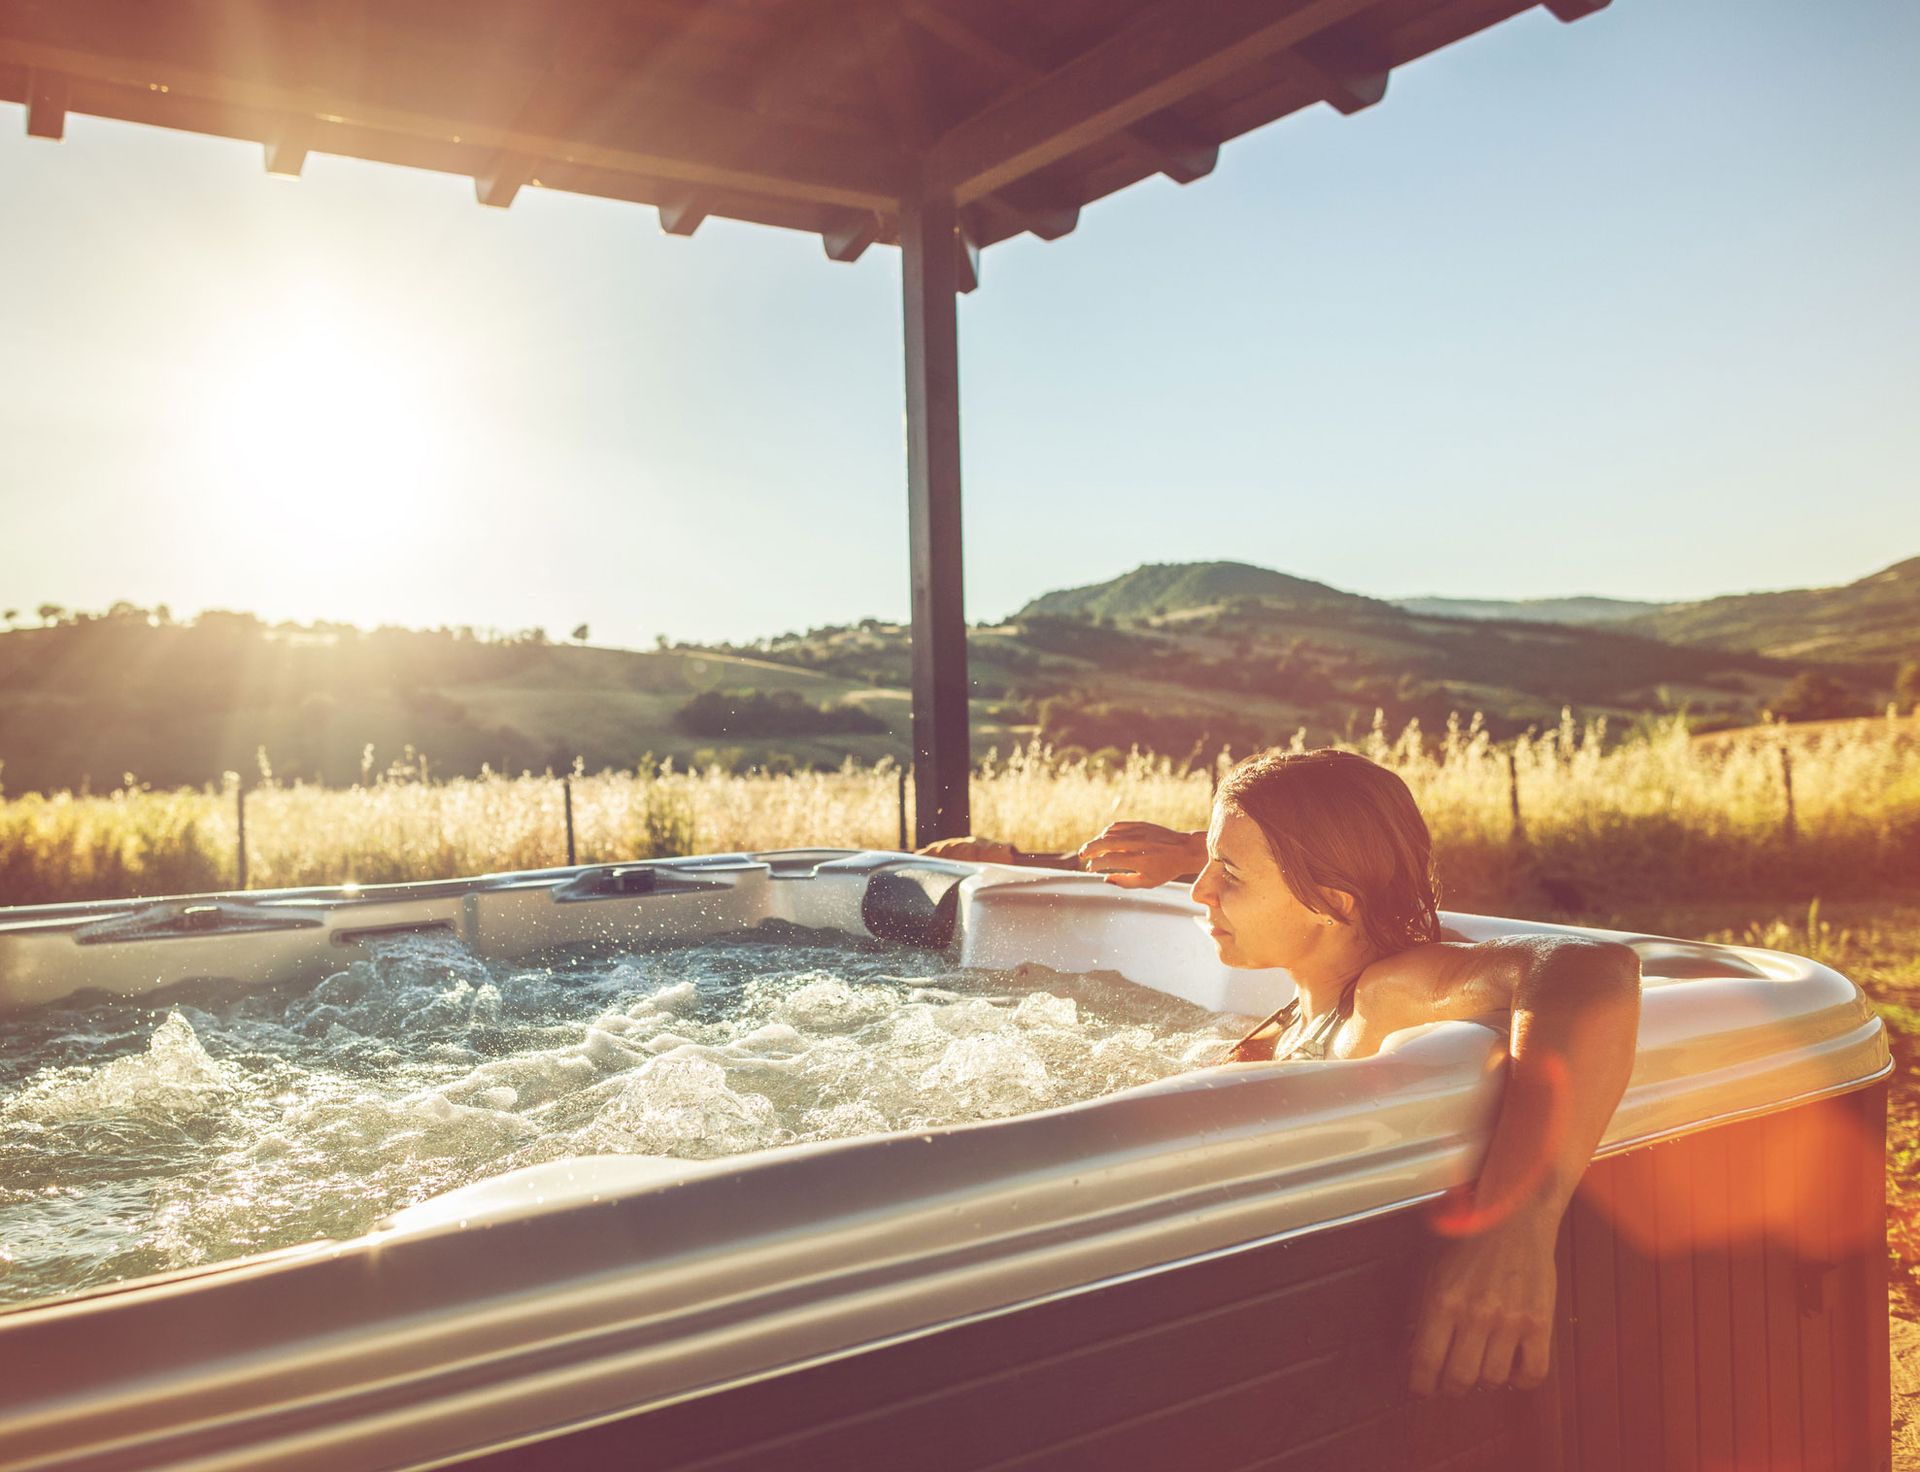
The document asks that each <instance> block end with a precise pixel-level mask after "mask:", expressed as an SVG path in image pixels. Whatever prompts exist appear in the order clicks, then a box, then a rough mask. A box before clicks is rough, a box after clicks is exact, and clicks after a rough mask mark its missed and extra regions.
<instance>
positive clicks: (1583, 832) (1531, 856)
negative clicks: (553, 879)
mask: <svg viewBox="0 0 1920 1472" xmlns="http://www.w3.org/2000/svg"><path fill="white" fill-rule="evenodd" d="M1295 745H1296V746H1297V747H1300V748H1302V749H1304V738H1296V742H1295ZM1355 747H1356V749H1358V750H1360V751H1362V752H1364V753H1365V754H1367V755H1368V756H1370V757H1372V758H1374V759H1375V760H1377V761H1380V762H1382V763H1383V764H1385V765H1387V766H1389V767H1391V768H1393V769H1394V770H1396V771H1398V772H1399V773H1400V774H1401V775H1402V776H1403V777H1404V778H1405V779H1406V781H1407V783H1408V785H1409V786H1410V787H1411V789H1412V790H1413V792H1414V795H1415V797H1416V798H1417V799H1418V801H1419V803H1420V806H1421V810H1422V811H1423V812H1424V813H1425V814H1426V817H1427V820H1428V825H1429V827H1430V828H1431V829H1432V831H1433V835H1434V842H1435V853H1436V865H1437V868H1438V871H1439V876H1440V880H1441V884H1442V889H1443V898H1444V900H1445V902H1446V903H1449V904H1450V905H1453V906H1455V907H1459V908H1473V907H1488V906H1494V905H1498V904H1502V903H1507V904H1512V903H1514V902H1516V901H1527V902H1529V903H1531V904H1533V905H1534V906H1535V907H1536V908H1537V907H1538V905H1539V903H1540V902H1541V901H1542V900H1543V899H1544V900H1545V901H1546V902H1547V903H1549V904H1552V905H1556V906H1559V907H1561V908H1580V907H1581V906H1583V905H1584V904H1588V903H1591V902H1593V901H1594V900H1595V899H1597V898H1600V897H1611V896H1620V897H1633V896H1637V895H1661V896H1673V895H1682V894H1684V895H1703V896H1705V895H1714V894H1740V893H1755V894H1759V893H1768V894H1776V893H1777V894H1781V895H1790V894H1801V895H1811V894H1818V893H1823V892H1824V893H1835V892H1837V891H1839V890H1842V889H1845V890H1848V891H1857V892H1880V891H1885V890H1890V889H1898V888H1900V887H1902V886H1905V887H1906V888H1907V889H1909V890H1911V889H1913V888H1914V887H1916V886H1917V885H1920V723H1917V722H1915V721H1912V720H1905V721H1902V720H1895V719H1892V718H1888V719H1886V720H1878V719H1876V720H1870V721H1861V722H1850V723H1843V724H1840V725H1837V726H1835V727H1833V728H1831V729H1826V728H1822V729H1813V730H1803V729H1800V728H1785V727H1768V728H1756V729H1755V730H1753V731H1750V732H1742V733H1730V734H1726V735H1722V736H1716V737H1693V736H1690V735H1689V734H1688V732H1687V731H1686V729H1685V727H1684V726H1683V725H1682V724H1681V723H1680V722H1678V721H1675V722H1671V723H1669V724H1667V725H1665V726H1661V727H1656V728H1654V729H1652V730H1651V731H1646V732H1641V733H1637V734H1635V735H1633V736H1631V737H1629V738H1627V739H1624V740H1610V739H1609V737H1608V733H1607V730H1606V726H1605V723H1604V721H1596V722H1591V723H1588V724H1585V725H1581V724H1577V723H1575V722H1574V721H1573V720H1572V719H1571V718H1570V717H1569V718H1567V719H1565V720H1563V721H1562V723H1561V724H1560V725H1559V726H1558V727H1556V728H1554V729H1552V730H1549V731H1546V732H1543V733H1539V734H1537V735H1533V736H1529V737H1525V738H1522V739H1520V740H1518V741H1514V742H1511V743H1506V744H1496V743H1494V742H1493V741H1492V740H1491V738H1490V737H1489V736H1488V734H1487V733H1486V731H1485V730H1484V729H1483V728H1481V727H1480V725H1479V724H1478V722H1477V721H1467V722H1463V721H1459V720H1455V721H1453V722H1450V723H1449V725H1448V727H1447V728H1446V730H1445V731H1443V732H1439V733H1428V732H1423V731H1422V730H1421V729H1420V728H1419V726H1418V725H1417V723H1416V724H1413V725H1409V726H1408V727H1406V728H1404V729H1403V730H1401V731H1399V732H1394V733H1389V732H1388V731H1386V730H1385V729H1384V726H1383V725H1382V724H1380V723H1376V725H1375V727H1374V729H1373V731H1372V732H1371V733H1370V734H1369V735H1368V736H1367V737H1366V738H1365V739H1364V740H1362V741H1360V742H1358V743H1355ZM1232 760H1233V754H1232V753H1228V752H1223V753H1220V754H1218V755H1217V756H1216V757H1215V758H1214V759H1212V760H1200V761H1196V760H1194V759H1192V758H1189V759H1188V760H1186V761H1175V760H1172V759H1170V758H1166V757H1160V756H1152V755H1146V754H1141V753H1137V752H1136V753H1134V754H1132V755H1130V756H1128V757H1126V758H1124V759H1122V760H1119V761H1102V760H1099V759H1097V758H1086V757H1074V758H1071V759H1068V758H1062V757H1058V756H1056V755H1055V754H1054V753H1052V752H1051V751H1049V750H1048V749H1047V748H1045V747H1043V746H1040V745H1038V744H1035V745H1030V746H1026V747H1021V748H1018V749H1016V750H1014V751H1012V752H1010V753H1008V754H1006V755H1005V756H1000V755H995V756H993V757H990V758H989V759H988V760H987V761H985V762H984V763H982V764H981V766H980V767H979V768H978V770H977V771H976V772H975V775H974V779H973V783H972V809H973V827H974V831H975V832H978V833H982V834H991V835H993V836H995V837H998V838H1003V839H1007V840H1010V841H1012V842H1014V843H1016V844H1019V845H1020V846H1021V847H1023V848H1029V849H1037V850H1062V849H1068V848H1072V847H1074V846H1077V845H1078V844H1079V843H1081V842H1083V841H1084V840H1085V839H1087V838H1088V837H1090V836H1091V835H1092V834H1093V833H1095V832H1097V831H1099V829H1100V828H1102V827H1103V826H1105V824H1106V823H1108V822H1110V821H1113V820H1114V819H1116V818H1123V817H1124V818H1132V819H1141V820H1146V821H1150V822H1158V823H1164V824H1166V825H1168V826H1170V827H1178V828H1198V827H1202V826H1204V825H1205V823H1206V820H1207V815H1208V811H1209V808H1210V805H1211V800H1212V795H1213V792H1214V789H1215V787H1216V785H1217V783H1218V781H1219V778H1220V775H1221V774H1222V772H1223V771H1224V770H1225V768H1226V767H1227V766H1228V765H1229V764H1230V763H1231V761H1232ZM420 771H421V765H420V764H419V763H417V762H415V763H404V764H397V765H396V766H395V767H394V768H393V769H391V770H390V771H389V772H388V773H386V774H384V775H382V776H379V777H375V778H372V779H370V780H369V781H367V782H366V783H363V784H358V785H355V786H352V787H348V788H326V787H319V786H312V785H306V784H301V783H291V784H283V783H279V782H276V781H274V780H273V779H272V777H271V775H266V776H264V777H263V778H262V779H260V780H258V781H255V782H251V783H242V782H241V781H240V780H239V779H238V778H237V777H234V776H231V775H230V776H229V780H228V781H227V783H226V784H225V785H224V786H223V787H219V788H204V789H198V790H194V789H181V790H175V791H151V790H148V789H146V788H142V787H138V786H128V787H126V788H123V789H121V790H118V791H115V792H112V793H106V794H101V795H95V796H85V795H76V794H71V793H60V794H55V795H52V796H39V795H26V796H22V797H19V798H14V799H12V800H8V801H4V802H0V904H32V903H45V902H52V901H61V900H73V899H88V898H106V897H115V896H122V895H140V894H180V893H192V892H196V891H207V890H223V889H230V888H236V887H237V888H247V887H254V888H276V887H282V886H289V885H306V884H337V883H343V882H348V881H353V882H358V883H363V884H371V883H385V882H393V881H401V880H414V879H427V878H450V877H456V876H460V875H470V874H481V873H488V872H496V871H500V870H508V869H522V868H542V867H549V866H553V865H558V864H563V863H565V864H573V863H583V864H590V863H600V862H611V861H616V860H626V859H635V858H648V857H656V856H661V855H671V854H684V853H702V852H723V851H730V850H740V849H774V848H810V847H822V846H827V847H848V848H895V847H900V848H903V847H905V845H906V835H907V833H908V832H909V831H910V824H909V822H908V816H909V814H910V812H911V808H912V803H913V781H912V776H911V773H909V772H908V771H906V770H903V769H902V768H901V767H900V766H898V765H897V764H895V763H893V762H891V761H888V760H883V761H881V762H880V763H878V764H876V765H874V766H857V765H855V764H853V763H851V762H849V763H847V764H845V765H843V766H841V767H840V768H838V769H837V770H834V771H828V772H792V773H783V774H767V773H749V774H746V775H736V774H734V773H731V772H727V771H724V770H722V769H720V768H718V767H714V768H708V769H704V770H699V769H695V770H681V769H675V768H674V767H673V766H672V765H671V764H670V763H669V764H665V765H663V766H661V767H658V768H649V769H646V770H642V771H633V772H612V771H609V772H601V773H595V774H589V773H587V772H584V771H580V770H575V771H573V772H570V773H560V774H557V775H556V774H551V773H549V774H523V775H521V776H518V777H507V776H501V775H495V774H483V775H482V776H480V777H477V778H457V779H453V780H450V781H427V780H424V779H423V778H422V777H421V776H420Z"/></svg>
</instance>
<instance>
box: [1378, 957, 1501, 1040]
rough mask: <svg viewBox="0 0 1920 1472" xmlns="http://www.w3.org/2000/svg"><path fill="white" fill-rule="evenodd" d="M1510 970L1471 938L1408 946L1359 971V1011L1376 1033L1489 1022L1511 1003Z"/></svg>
mask: <svg viewBox="0 0 1920 1472" xmlns="http://www.w3.org/2000/svg"><path fill="white" fill-rule="evenodd" d="M1507 969H1508V968H1507V967H1506V966H1505V965H1504V963H1503V959H1502V958H1501V957H1500V956H1498V955H1495V954H1493V952H1492V951H1491V950H1489V949H1488V948H1487V947H1484V946H1480V945H1476V944H1474V943H1473V942H1471V941H1464V940H1436V941H1428V942H1426V943H1425V944H1422V945H1415V946H1409V947H1408V948H1407V949H1406V950H1403V951H1396V952H1395V953H1394V954H1392V955H1390V956H1382V957H1381V958H1380V959H1379V960H1377V961H1375V962H1374V963H1373V964H1372V965H1370V966H1369V967H1367V969H1366V970H1365V971H1364V972H1362V973H1361V976H1360V985H1359V987H1358V988H1357V989H1356V991H1355V994H1354V1011H1355V1015H1356V1016H1358V1017H1359V1018H1361V1019H1362V1020H1363V1021H1364V1022H1365V1024H1366V1030H1367V1032H1368V1033H1370V1034H1378V1035H1384V1034H1385V1033H1388V1032H1397V1031H1399V1030H1400V1029H1401V1028H1403V1027H1417V1026H1418V1025H1420V1024H1421V1023H1423V1022H1452V1021H1467V1022H1480V1021H1485V1020H1486V1019H1487V1018H1488V1017H1489V1016H1491V1015H1494V1014H1499V1013H1502V1012H1504V1011H1505V1010H1506V1009H1507V1008H1508V1007H1509V1006H1510V1005H1511V1002H1512V993H1513V988H1512V985H1511V982H1510V978H1508V976H1507V975H1506V971H1507ZM1489 1025H1490V1026H1491V1025H1492V1024H1491V1023H1489Z"/></svg>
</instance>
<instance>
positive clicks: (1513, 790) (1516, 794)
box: [1507, 746, 1527, 843]
mask: <svg viewBox="0 0 1920 1472" xmlns="http://www.w3.org/2000/svg"><path fill="white" fill-rule="evenodd" d="M1507 807H1508V809H1509V810H1510V811H1511V812H1512V813H1513V832H1512V834H1511V835H1510V836H1511V838H1512V840H1513V842H1515V843H1525V842H1526V839H1527V828H1526V824H1525V823H1523V822H1521V820H1520V763H1519V762H1518V761H1516V760H1515V759H1514V755H1513V748H1512V747H1511V746H1509V747H1508V748H1507Z"/></svg>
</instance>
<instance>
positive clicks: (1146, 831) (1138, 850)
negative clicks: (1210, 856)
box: [1078, 823, 1207, 889]
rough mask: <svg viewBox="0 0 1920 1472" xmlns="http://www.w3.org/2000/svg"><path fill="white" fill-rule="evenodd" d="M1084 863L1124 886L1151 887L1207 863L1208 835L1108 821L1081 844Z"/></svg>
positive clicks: (1155, 825)
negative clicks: (1100, 830)
mask: <svg viewBox="0 0 1920 1472" xmlns="http://www.w3.org/2000/svg"><path fill="white" fill-rule="evenodd" d="M1078 857H1079V859H1080V864H1081V867H1083V868H1085V869H1089V870H1091V871H1092V872H1094V873H1095V874H1104V875H1105V876H1106V879H1107V883H1109V884H1117V885H1119V886H1120V887H1121V888H1122V889H1152V888H1153V887H1154V886H1155V885H1158V884H1165V883H1166V882H1167V881H1168V880H1170V879H1178V878H1180V876H1181V875H1183V874H1198V873H1199V872H1200V871H1201V870H1202V869H1203V868H1205V867H1206V863H1207V835H1206V834H1204V833H1182V832H1180V831H1179V830H1178V829H1175V828H1162V827H1161V826H1160V825H1159V824H1158V823H1109V824H1108V825H1107V827H1106V828H1105V830H1104V831H1102V832H1101V833H1100V834H1099V835H1098V836H1097V837H1095V838H1090V839H1088V840H1087V841H1086V842H1085V843H1083V844H1082V845H1081V846H1080V853H1079V856H1078Z"/></svg>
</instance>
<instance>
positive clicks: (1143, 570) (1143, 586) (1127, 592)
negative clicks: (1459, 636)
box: [1014, 562, 1385, 619]
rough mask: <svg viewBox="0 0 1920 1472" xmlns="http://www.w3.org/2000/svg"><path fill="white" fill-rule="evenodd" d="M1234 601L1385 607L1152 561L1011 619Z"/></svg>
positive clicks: (1323, 589)
mask: <svg viewBox="0 0 1920 1472" xmlns="http://www.w3.org/2000/svg"><path fill="white" fill-rule="evenodd" d="M1239 598H1257V599H1259V600H1261V601H1262V602H1264V603H1266V604H1268V605H1270V606H1271V607H1273V608H1275V609H1314V608H1380V607H1384V606H1385V605H1383V604H1381V603H1380V602H1379V600H1377V599H1373V598H1366V597H1362V596H1361V595H1360V594H1358V593H1343V592H1341V591H1340V589H1338V588H1331V587H1328V586H1327V584H1325V583H1316V582H1313V581H1311V580H1309V579H1307V578H1296V577H1290V576H1288V575H1287V574H1286V573H1283V572H1275V571H1273V569H1271V568H1266V567H1254V566H1251V565H1250V564H1248V563H1245V562H1174V563H1159V562H1154V563H1148V564H1146V565H1145V566H1143V567H1136V568H1135V569H1134V570H1133V571H1132V572H1128V573H1122V574H1121V575H1120V576H1119V577H1117V578H1109V579H1108V580H1107V581H1106V582H1104V583H1094V584H1091V585H1090V586H1088V587H1084V588H1065V589H1062V590H1061V591H1059V592H1057V593H1043V594H1041V595H1040V597H1038V598H1036V599H1034V600H1033V601H1032V602H1031V603H1029V604H1027V606H1026V607H1024V608H1022V609H1021V610H1020V611H1019V612H1018V613H1017V614H1015V615H1014V617H1015V618H1016V619H1025V618H1034V617H1043V618H1107V619H1147V618H1157V617H1165V616H1168V615H1171V614H1177V613H1184V612H1188V611H1191V610H1195V609H1207V608H1220V607H1224V606H1225V605H1227V604H1229V603H1232V602H1233V601H1234V600H1235V599H1239Z"/></svg>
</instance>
